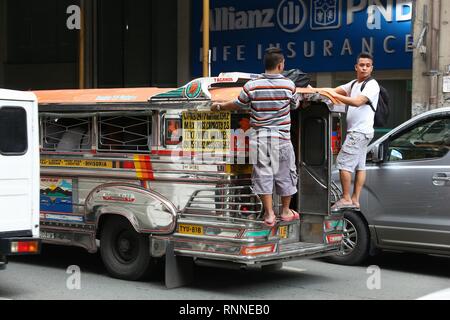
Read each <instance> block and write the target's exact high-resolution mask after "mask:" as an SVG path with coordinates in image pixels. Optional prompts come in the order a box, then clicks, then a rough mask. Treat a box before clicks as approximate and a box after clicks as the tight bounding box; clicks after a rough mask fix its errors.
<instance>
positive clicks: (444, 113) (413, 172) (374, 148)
mask: <svg viewBox="0 0 450 320" xmlns="http://www.w3.org/2000/svg"><path fill="white" fill-rule="evenodd" d="M449 151H450V108H441V109H436V110H433V111H429V112H426V113H423V114H421V115H419V116H416V117H414V118H412V119H411V120H409V121H407V122H405V123H403V124H402V125H400V126H398V127H397V128H395V129H393V130H391V131H390V132H389V133H387V134H386V135H384V136H383V137H381V138H380V139H378V140H377V141H375V142H374V143H372V144H371V145H370V146H369V149H368V154H367V180H366V184H365V188H364V190H363V192H362V194H361V199H360V204H361V211H360V212H358V211H351V210H348V211H346V212H345V223H346V225H345V237H344V241H343V242H342V250H341V252H340V253H339V255H337V256H333V257H331V260H332V261H333V262H336V263H341V264H359V263H361V262H363V261H364V260H365V259H366V258H367V257H368V255H369V254H374V253H376V252H377V251H378V250H377V249H387V250H389V249H390V250H396V251H412V252H417V253H428V254H438V255H449V256H450V152H449ZM333 178H334V180H335V182H338V181H339V174H338V172H334V174H333Z"/></svg>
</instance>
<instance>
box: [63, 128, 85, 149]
mask: <svg viewBox="0 0 450 320" xmlns="http://www.w3.org/2000/svg"><path fill="white" fill-rule="evenodd" d="M87 131H88V130H87V128H84V127H82V126H78V127H75V128H70V129H69V130H67V131H66V132H64V133H63V135H62V137H61V140H60V141H59V143H58V146H57V147H56V151H60V152H74V151H80V150H82V149H86V148H88V147H89V141H90V133H89V132H87Z"/></svg>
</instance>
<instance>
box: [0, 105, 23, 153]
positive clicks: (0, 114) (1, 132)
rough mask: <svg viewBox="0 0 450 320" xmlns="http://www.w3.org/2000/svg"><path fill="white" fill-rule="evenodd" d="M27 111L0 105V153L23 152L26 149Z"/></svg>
mask: <svg viewBox="0 0 450 320" xmlns="http://www.w3.org/2000/svg"><path fill="white" fill-rule="evenodd" d="M27 140H28V139H27V112H26V111H25V109H23V108H21V107H0V153H1V154H3V155H17V154H24V153H25V152H26V151H27V149H28V141H27Z"/></svg>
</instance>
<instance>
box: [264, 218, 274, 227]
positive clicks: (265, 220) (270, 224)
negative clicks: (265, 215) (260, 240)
mask: <svg viewBox="0 0 450 320" xmlns="http://www.w3.org/2000/svg"><path fill="white" fill-rule="evenodd" d="M276 223H277V218H273V220H272V222H270V221H269V220H267V219H264V224H265V225H266V226H268V227H274V226H275V224H276Z"/></svg>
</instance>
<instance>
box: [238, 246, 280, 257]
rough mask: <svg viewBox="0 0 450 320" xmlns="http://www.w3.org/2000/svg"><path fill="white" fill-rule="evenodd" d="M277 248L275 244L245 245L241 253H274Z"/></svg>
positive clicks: (255, 254) (247, 254)
mask: <svg viewBox="0 0 450 320" xmlns="http://www.w3.org/2000/svg"><path fill="white" fill-rule="evenodd" d="M274 249H275V244H267V245H262V246H243V247H242V249H241V254H242V255H244V256H257V255H260V254H267V253H272V252H273V251H274Z"/></svg>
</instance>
